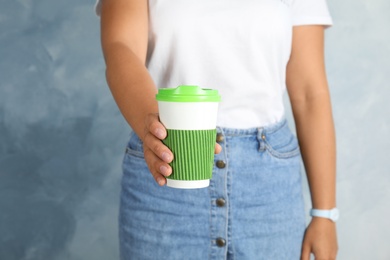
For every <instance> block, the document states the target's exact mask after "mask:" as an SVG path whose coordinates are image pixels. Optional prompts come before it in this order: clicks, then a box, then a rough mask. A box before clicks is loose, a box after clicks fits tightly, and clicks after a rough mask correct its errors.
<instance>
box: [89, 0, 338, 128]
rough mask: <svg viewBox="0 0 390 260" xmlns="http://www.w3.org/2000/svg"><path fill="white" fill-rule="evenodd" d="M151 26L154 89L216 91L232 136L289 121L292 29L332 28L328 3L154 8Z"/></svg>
mask: <svg viewBox="0 0 390 260" xmlns="http://www.w3.org/2000/svg"><path fill="white" fill-rule="evenodd" d="M99 6H100V5H99V2H98V4H97V8H96V10H97V13H99V8H100V7H99ZM149 19H150V31H149V32H150V33H149V45H148V56H147V67H148V70H149V72H150V74H151V76H152V78H153V80H154V82H155V84H156V86H158V87H159V88H167V87H169V88H172V87H176V86H179V85H198V86H200V87H202V88H212V89H217V90H218V91H219V92H220V94H221V96H222V101H221V103H220V105H219V112H218V119H217V124H218V126H222V127H230V128H252V127H260V126H266V125H269V124H273V123H276V122H278V121H280V120H281V119H282V118H283V117H284V107H283V94H284V92H285V89H286V83H285V81H286V65H287V63H288V60H289V57H290V53H291V43H292V27H293V26H298V25H310V24H311V25H315V24H316V25H325V26H329V25H331V24H332V19H331V17H330V15H329V11H328V7H327V3H326V0H244V1H243V0H185V1H184V0H149Z"/></svg>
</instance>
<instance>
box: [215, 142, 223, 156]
mask: <svg viewBox="0 0 390 260" xmlns="http://www.w3.org/2000/svg"><path fill="white" fill-rule="evenodd" d="M221 151H222V146H221V145H220V144H218V143H215V148H214V153H215V154H219V153H220V152H221Z"/></svg>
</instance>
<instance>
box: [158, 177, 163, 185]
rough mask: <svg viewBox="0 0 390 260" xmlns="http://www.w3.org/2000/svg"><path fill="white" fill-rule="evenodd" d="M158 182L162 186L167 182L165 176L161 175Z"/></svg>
mask: <svg viewBox="0 0 390 260" xmlns="http://www.w3.org/2000/svg"><path fill="white" fill-rule="evenodd" d="M157 182H158V185H160V186H163V185H164V184H165V180H164V178H161V177H160V178H158V179H157Z"/></svg>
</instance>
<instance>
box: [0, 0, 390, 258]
mask: <svg viewBox="0 0 390 260" xmlns="http://www.w3.org/2000/svg"><path fill="white" fill-rule="evenodd" d="M328 4H329V8H330V11H331V13H332V16H333V19H334V26H333V27H332V28H331V29H328V30H327V31H326V62H327V70H328V78H329V84H330V89H331V93H332V101H333V107H334V118H335V122H336V131H337V141H338V184H337V191H338V207H339V209H340V210H341V214H342V215H341V219H340V221H339V222H338V233H339V246H340V251H339V257H338V259H342V260H345V259H346V260H349V259H354V260H360V259H361V260H367V259H375V260H389V259H390V247H389V246H388V241H390V225H389V224H388V216H389V215H390V207H389V201H390V189H389V187H390V174H389V173H390V152H389V147H390V138H389V134H390V113H389V112H390V102H389V101H388V100H387V99H388V98H389V97H390V88H389V85H390V84H389V83H388V80H386V77H387V76H389V71H390V45H389V42H390V30H389V27H390V16H389V12H390V2H389V1H387V0H371V1H364V0H355V1H352V0H344V1H337V0H328ZM93 5H94V0H88V1H76V0H67V1H52V0H35V1H29V0H0V7H1V8H0V79H1V80H0V259H1V260H13V259H17V260H24V259H26V260H27V259H29V260H30V259H31V260H32V259H50V260H63V259H72V260H73V259H74V260H81V259H83V260H84V259H94V260H100V259H102V260H103V259H118V258H119V252H118V238H117V232H118V231H117V215H118V204H119V201H118V199H119V184H120V177H121V160H122V157H123V154H124V148H125V145H126V142H127V138H128V132H129V127H128V126H127V124H126V123H125V122H124V119H123V118H122V116H121V114H120V113H119V111H118V109H117V107H116V105H115V103H114V101H113V99H112V97H111V94H110V92H109V89H108V87H107V86H106V83H105V77H104V73H105V71H104V69H105V67H104V61H103V58H102V54H101V49H100V39H99V19H98V17H96V16H95V13H94V11H93ZM286 102H287V99H286ZM288 118H290V119H291V112H290V111H288ZM290 122H291V120H290ZM305 190H306V197H305V199H306V202H307V209H309V208H310V201H309V197H308V193H307V186H306V187H305Z"/></svg>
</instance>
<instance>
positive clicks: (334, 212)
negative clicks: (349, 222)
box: [330, 209, 339, 221]
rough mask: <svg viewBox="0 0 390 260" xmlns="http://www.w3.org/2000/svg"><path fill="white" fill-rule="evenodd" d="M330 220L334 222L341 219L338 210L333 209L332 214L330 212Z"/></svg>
mask: <svg viewBox="0 0 390 260" xmlns="http://www.w3.org/2000/svg"><path fill="white" fill-rule="evenodd" d="M330 218H331V219H332V220H333V221H336V220H338V219H339V210H338V209H332V210H331V212H330Z"/></svg>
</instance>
